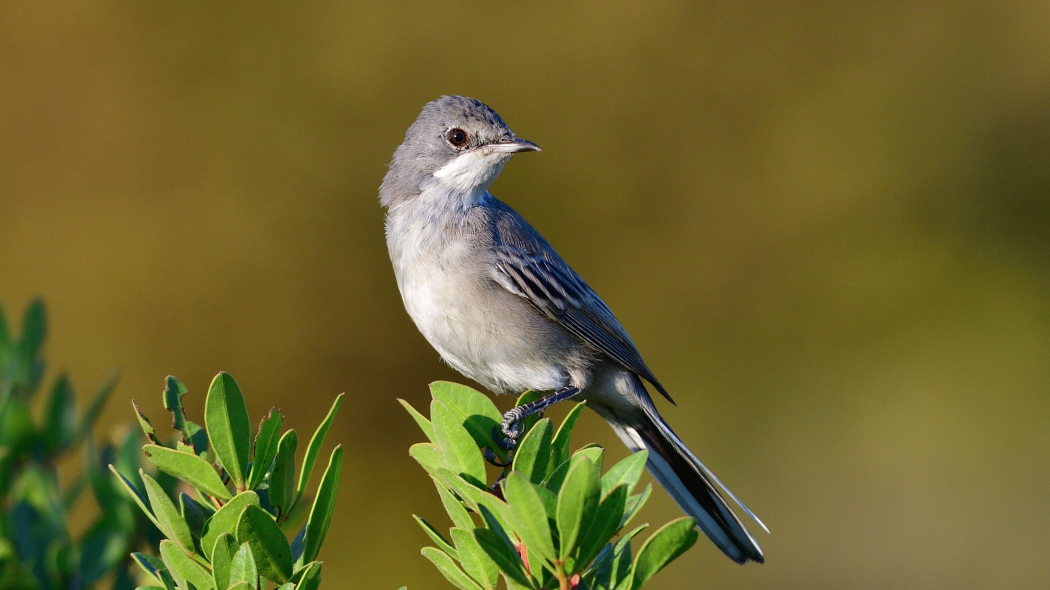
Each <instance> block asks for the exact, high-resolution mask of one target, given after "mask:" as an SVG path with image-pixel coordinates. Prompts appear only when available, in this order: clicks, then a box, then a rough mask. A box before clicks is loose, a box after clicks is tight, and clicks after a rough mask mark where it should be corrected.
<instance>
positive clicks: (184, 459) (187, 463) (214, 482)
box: [142, 445, 233, 500]
mask: <svg viewBox="0 0 1050 590" xmlns="http://www.w3.org/2000/svg"><path fill="white" fill-rule="evenodd" d="M142 450H143V451H145V452H146V456H147V457H149V460H150V462H151V463H153V464H154V465H156V466H157V469H160V470H161V471H163V472H164V473H167V474H168V475H171V476H173V477H177V478H178V479H181V480H182V481H184V482H186V483H188V484H190V485H191V486H193V487H195V488H197V489H198V490H200V491H201V492H202V493H205V494H208V495H209V496H215V497H216V498H219V499H220V500H229V499H230V498H232V497H233V496H231V495H230V491H229V490H227V489H226V486H225V485H223V483H222V479H221V478H220V477H219V474H218V473H216V472H215V468H214V467H212V466H211V463H208V462H207V461H205V460H204V459H201V458H200V457H198V456H197V455H194V454H193V453H184V452H181V451H176V450H174V449H169V448H168V447H161V446H158V445H145V446H144V447H142Z"/></svg>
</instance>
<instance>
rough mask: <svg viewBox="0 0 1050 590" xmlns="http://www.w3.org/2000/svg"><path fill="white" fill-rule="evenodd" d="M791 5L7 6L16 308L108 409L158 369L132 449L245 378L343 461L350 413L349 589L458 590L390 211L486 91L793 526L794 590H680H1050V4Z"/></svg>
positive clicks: (2, 222) (620, 308) (722, 565)
mask: <svg viewBox="0 0 1050 590" xmlns="http://www.w3.org/2000/svg"><path fill="white" fill-rule="evenodd" d="M785 6H786V5H782V4H778V3H733V4H732V5H731V6H722V5H720V4H718V3H691V2H646V3H630V2H576V3H571V4H569V5H564V6H559V7H557V8H547V7H543V8H538V7H530V6H526V5H525V4H524V3H482V4H478V3H473V2H452V3H440V5H439V3H419V4H415V5H409V4H407V3H405V4H402V3H370V2H358V3H348V2H316V3H309V4H308V5H302V4H298V3H297V4H296V5H295V6H285V7H280V8H259V7H256V6H252V7H246V6H243V5H238V6H232V5H231V6H220V5H212V4H200V3H197V4H193V5H192V6H186V5H173V4H167V3H126V2H93V3H68V4H66V5H63V4H54V5H47V6H44V5H41V4H38V3H24V4H23V3H14V2H4V3H2V4H0V304H2V305H3V306H4V308H5V310H6V311H7V313H8V316H9V317H11V316H17V315H20V314H21V312H22V310H23V309H24V306H25V305H26V303H27V302H28V301H29V300H30V299H31V298H32V297H33V296H35V295H41V296H43V297H44V298H45V299H46V301H47V304H48V308H49V312H50V317H51V326H52V329H51V337H50V340H49V344H48V350H47V354H48V357H49V358H50V359H51V367H50V369H49V370H50V371H51V375H52V376H53V375H54V374H55V372H56V371H58V370H68V371H69V372H70V374H71V375H72V377H73V382H74V384H75V386H77V388H78V391H79V393H80V395H81V396H82V398H83V397H84V396H86V395H87V394H88V393H90V392H92V391H94V389H95V388H96V387H97V386H98V385H99V384H100V383H101V382H102V381H103V380H104V379H105V378H106V377H107V376H108V375H109V374H110V373H111V372H112V371H113V370H115V369H118V368H119V369H120V370H121V371H122V372H123V373H122V374H123V377H122V379H121V382H120V385H119V386H118V389H117V390H116V392H115V394H114V396H113V398H112V401H111V403H110V405H109V407H108V408H107V409H106V412H105V415H104V421H105V423H106V424H108V425H109V426H108V428H114V429H115V428H119V427H121V426H122V425H132V420H133V415H132V413H131V404H130V399H131V398H135V399H137V400H138V401H139V403H140V404H141V405H142V406H143V408H144V410H145V411H146V412H147V413H149V414H151V415H152V416H153V417H154V421H155V423H163V422H164V421H165V419H164V418H163V410H162V409H161V405H160V395H159V393H160V391H161V389H162V387H163V379H164V377H165V376H166V375H168V374H174V375H177V376H179V377H180V378H181V379H182V380H183V381H184V382H185V383H186V384H187V386H188V387H189V388H190V395H189V396H187V397H186V402H187V405H188V409H189V412H190V414H191V415H196V416H198V417H200V416H201V413H202V407H203V396H204V393H205V391H206V389H207V385H208V383H209V381H210V379H211V377H212V376H213V375H214V374H215V373H216V372H218V371H219V370H227V371H230V372H231V373H232V374H233V375H234V376H235V377H236V378H237V380H238V381H239V383H240V384H241V386H242V388H243V389H244V391H245V393H246V395H247V396H248V399H249V409H250V411H251V412H252V414H253V416H255V417H258V416H260V415H261V414H262V413H263V412H264V411H265V410H266V409H267V408H269V407H270V406H279V407H282V408H284V409H285V410H286V413H287V415H288V417H287V419H286V424H289V425H291V426H295V427H297V428H298V429H300V431H303V430H305V431H307V432H312V430H313V428H314V426H315V425H316V424H317V423H318V422H319V421H320V420H321V418H322V417H323V415H324V413H325V412H326V411H327V409H328V407H329V404H330V403H331V401H332V399H333V397H334V396H335V395H336V394H338V393H339V392H341V391H346V392H347V393H348V399H347V402H348V403H346V404H344V406H343V412H342V413H341V415H340V416H339V419H338V420H337V422H336V425H335V428H334V430H333V432H332V433H331V434H330V435H329V438H328V440H329V443H328V446H329V447H330V446H332V445H333V444H335V443H336V442H341V443H343V444H345V445H346V446H347V448H348V451H349V453H348V466H347V467H346V468H345V469H344V475H343V483H342V488H341V496H342V497H341V500H340V502H339V504H338V505H337V508H336V522H335V525H334V530H333V532H332V533H331V536H330V537H329V542H328V544H327V545H326V548H325V550H324V551H323V552H322V554H321V558H322V559H325V560H326V561H327V563H326V565H325V575H326V578H328V580H329V581H331V580H333V579H339V577H340V576H348V577H347V578H346V579H347V580H358V582H356V583H354V584H353V586H354V587H360V588H391V589H392V588H397V587H399V586H401V585H403V584H404V585H408V587H409V589H410V590H423V589H431V588H435V589H436V588H444V587H450V586H447V584H446V582H445V581H444V580H443V579H442V578H441V577H440V575H439V574H438V573H437V571H436V570H435V569H433V567H432V566H431V565H430V564H429V563H428V562H427V561H426V560H425V559H424V558H423V557H421V556H420V555H419V548H420V547H421V546H423V545H424V544H426V543H427V542H428V540H427V539H426V538H425V536H424V535H423V533H422V531H421V530H419V528H418V527H417V525H416V524H415V523H414V522H413V521H412V519H411V517H410V514H411V513H417V514H421V515H424V516H427V517H430V518H432V519H434V520H435V522H437V523H440V524H441V525H445V524H446V523H444V522H443V520H442V515H443V511H442V509H441V507H440V503H439V501H438V497H437V495H436V493H435V492H434V490H433V487H432V486H431V485H430V483H429V480H428V479H427V477H426V476H425V474H424V472H423V470H422V469H420V468H419V467H418V466H417V465H416V464H415V463H414V462H413V461H412V460H411V459H410V458H409V457H408V454H407V449H408V446H409V445H410V444H411V443H413V442H417V441H419V440H421V439H422V434H421V433H420V432H419V431H418V429H417V428H416V426H415V424H414V423H413V422H412V420H411V419H410V418H409V417H408V415H407V414H405V412H404V411H403V410H402V409H401V408H400V407H399V406H398V405H397V403H396V401H395V398H398V397H401V398H405V399H407V400H409V401H411V402H413V403H414V404H416V405H417V406H420V405H425V404H426V400H427V399H428V393H427V388H426V385H427V383H429V382H430V381H434V380H438V379H455V380H460V381H462V380H463V379H462V378H460V377H459V376H458V375H457V374H455V373H454V372H453V371H452V370H450V369H449V368H448V367H447V366H445V365H443V364H442V363H441V362H440V360H439V359H438V356H437V354H436V353H435V352H434V351H433V350H432V349H431V348H430V347H429V345H428V344H427V343H426V341H424V339H423V338H422V337H421V336H420V335H419V334H418V332H417V331H416V329H415V327H414V326H413V325H412V323H411V321H410V319H409V318H408V316H407V314H406V313H405V311H404V310H403V307H402V304H401V301H400V297H399V295H398V292H397V287H396V285H395V282H394V277H393V273H392V271H391V268H390V264H389V260H388V258H387V253H386V246H385V242H384V235H383V211H382V209H381V208H380V207H379V204H378V202H377V188H378V187H379V184H380V182H381V180H382V177H383V174H384V173H385V170H386V165H387V163H388V162H389V159H390V156H391V154H392V153H393V150H394V148H395V147H396V146H397V145H398V144H399V143H400V142H401V140H402V138H403V137H404V132H405V129H406V128H407V127H408V125H409V124H410V123H411V122H412V121H413V120H414V118H415V116H416V114H417V113H418V111H419V109H420V108H421V107H422V106H423V104H424V103H426V102H427V101H429V100H431V99H433V98H436V97H437V96H439V95H442V94H450V93H455V94H466V95H470V96H474V97H477V98H479V99H481V100H483V101H485V102H487V103H488V104H490V105H491V106H492V107H493V108H495V109H496V110H497V111H498V112H499V113H500V114H501V115H502V116H503V117H504V118H505V119H506V120H507V121H508V123H509V124H510V126H511V128H512V129H514V131H515V132H516V133H518V134H519V135H521V136H522V137H526V138H528V139H531V140H533V141H535V142H536V143H538V144H539V145H541V146H542V147H543V152H542V153H540V154H530V155H524V156H518V157H516V158H514V159H513V161H512V162H511V163H510V164H509V165H508V166H507V168H506V170H505V171H504V173H503V175H502V176H501V178H500V179H499V180H498V181H497V182H496V183H495V184H494V185H493V187H492V192H493V193H494V194H495V195H496V196H497V197H499V198H501V199H502V200H504V201H506V202H508V203H510V204H511V205H512V206H513V207H515V208H516V209H517V210H518V211H519V212H521V213H522V214H523V215H524V216H525V217H526V218H527V219H529V220H530V221H531V222H532V223H533V224H534V225H535V226H536V227H537V228H539V229H540V230H541V231H542V232H543V233H544V234H545V235H546V237H547V238H548V239H549V241H550V242H551V243H552V244H554V245H555V246H556V247H557V248H558V249H559V250H560V252H561V254H562V255H563V256H564V257H565V258H566V259H567V260H568V261H569V262H570V263H571V264H572V265H573V266H574V267H575V268H576V270H577V271H578V272H579V273H580V274H581V275H583V277H584V278H586V279H587V281H588V282H589V283H590V284H591V285H592V286H593V287H594V288H595V290H596V291H597V292H598V293H600V294H601V295H602V297H603V298H604V299H605V301H606V302H607V303H608V304H609V306H610V307H611V308H612V309H613V310H615V312H616V314H617V316H618V317H619V319H620V320H621V322H622V323H623V324H624V326H625V327H626V328H627V329H628V330H629V331H630V333H631V334H632V336H633V338H634V340H635V342H636V343H637V344H638V346H639V348H640V349H641V351H642V352H643V354H644V355H645V358H646V360H647V362H648V364H649V365H650V366H651V367H652V369H653V370H654V371H655V373H656V374H657V375H658V376H659V377H660V379H661V381H662V382H663V383H664V385H666V386H667V388H668V389H669V390H670V391H671V393H672V394H673V395H674V396H675V398H676V399H677V401H678V407H677V408H675V407H671V406H670V405H669V404H665V403H664V404H662V405H661V406H660V407H661V409H662V410H663V411H664V412H665V415H666V416H667V418H668V420H669V421H670V422H671V424H672V425H674V426H675V428H676V429H677V430H678V432H679V434H681V435H682V437H683V438H684V439H685V440H686V441H687V442H688V443H689V444H690V446H691V447H692V448H693V450H694V451H695V452H696V454H697V455H699V456H700V457H701V459H703V460H704V461H705V462H706V463H707V464H708V466H709V467H711V468H712V469H713V470H714V471H715V472H716V473H718V474H719V475H720V476H721V478H722V479H723V480H724V481H725V482H726V483H727V484H728V485H729V486H730V487H731V488H732V489H733V490H734V491H735V492H736V493H737V494H738V495H739V496H740V497H741V498H742V499H743V500H744V501H745V502H747V503H748V504H749V505H750V507H751V508H752V509H754V510H755V512H756V513H757V514H759V515H760V516H761V517H762V518H763V519H764V520H765V522H766V523H767V524H768V525H769V527H770V529H771V531H772V534H771V535H768V536H767V535H765V534H761V535H758V538H759V541H760V542H761V544H762V545H763V548H764V549H765V551H766V555H767V558H768V562H767V563H766V564H765V565H761V566H757V565H752V566H747V567H743V568H741V567H738V566H736V565H735V564H733V563H731V562H730V561H729V560H727V559H726V558H724V557H723V556H722V555H721V554H720V553H719V552H718V551H717V550H716V549H715V548H714V547H713V546H712V545H711V544H710V543H708V542H707V541H706V540H705V541H702V542H701V543H699V544H698V545H697V546H696V548H695V549H694V550H692V551H691V552H689V553H688V554H686V556H685V557H683V558H682V559H681V560H679V561H677V562H675V563H674V564H673V565H672V566H671V567H670V568H669V569H668V570H666V571H665V572H664V573H661V574H660V576H659V577H658V578H657V580H656V581H655V584H656V585H655V586H654V588H655V587H658V588H665V589H669V590H670V589H687V588H689V589H692V588H780V589H784V588H952V589H958V588H1033V587H1046V586H1048V585H1050V560H1048V558H1047V553H1048V552H1050V501H1048V500H1050V493H1048V492H1050V469H1048V467H1050V43H1047V39H1048V38H1050V4H1048V3H1046V2H1019V1H1008V2H994V3H992V2H989V3H962V2H943V3H910V2H880V3H859V4H841V3H825V2H801V3H792V4H791V7H790V9H788V8H785ZM497 403H498V404H500V406H501V407H502V408H504V409H505V408H507V407H509V404H510V403H511V400H510V399H509V398H503V399H500V400H497ZM659 403H662V402H660V401H658V404H659ZM563 414H564V409H560V410H558V411H556V412H555V415H558V416H560V415H563ZM589 441H598V442H601V443H603V444H607V445H608V446H609V448H610V449H611V452H612V453H613V455H614V456H615V457H620V456H623V454H624V451H623V449H622V446H621V445H620V443H619V441H617V440H616V439H615V437H614V435H613V434H612V432H611V431H610V430H609V429H608V428H607V427H606V426H605V424H604V423H602V422H601V421H600V420H599V419H598V418H597V417H596V416H594V415H593V414H586V415H585V419H584V420H583V421H582V427H581V428H580V429H579V430H578V431H577V436H576V442H577V443H578V444H579V445H582V444H583V443H585V442H589ZM377 481H381V482H384V484H383V485H381V486H380V485H376V484H375V483H374V482H377ZM677 515H679V511H678V509H677V507H675V506H674V504H673V503H672V502H671V501H670V500H669V499H668V497H667V496H666V495H665V494H663V493H662V492H660V493H656V494H654V495H653V500H652V501H651V502H650V504H649V505H648V507H647V508H646V509H645V511H644V512H643V513H642V518H643V519H644V520H645V521H648V522H652V523H655V524H660V523H663V522H665V521H667V520H669V519H671V518H673V517H676V516H677ZM355 531H356V532H355ZM336 587H338V584H337V585H336Z"/></svg>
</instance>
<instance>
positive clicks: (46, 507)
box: [0, 300, 157, 589]
mask: <svg viewBox="0 0 1050 590" xmlns="http://www.w3.org/2000/svg"><path fill="white" fill-rule="evenodd" d="M46 337H47V314H46V312H45V309H44V304H43V303H42V302H41V301H39V300H37V301H33V302H32V303H31V304H30V305H29V307H28V308H27V310H26V312H25V315H24V317H23V320H22V335H21V338H18V339H16V338H14V335H13V334H12V333H11V331H10V330H9V329H8V326H7V321H6V319H5V318H4V313H3V310H2V309H0V502H2V510H0V588H25V589H32V588H92V587H94V586H96V585H97V584H99V583H100V582H101V581H102V580H103V578H104V577H105V576H106V575H107V574H109V573H110V572H115V574H114V576H115V577H114V578H113V581H112V586H113V587H114V588H131V587H132V583H131V576H130V574H129V572H128V567H129V566H130V561H129V560H128V559H127V554H128V551H130V550H131V548H132V547H134V546H135V545H136V544H138V543H139V542H141V541H142V539H143V538H144V536H145V537H146V538H147V539H148V538H154V539H156V538H157V532H156V531H155V530H153V527H152V526H150V525H149V523H148V521H146V519H145V518H142V517H141V516H140V515H139V514H138V511H137V510H136V509H135V507H134V505H133V504H132V502H131V501H130V500H129V499H127V498H126V497H125V496H124V494H123V493H121V492H120V490H119V489H118V486H117V485H116V483H115V482H114V481H113V480H112V479H111V478H110V477H108V476H107V475H106V474H104V470H103V468H102V466H103V465H106V464H110V463H112V464H115V465H118V466H120V468H121V469H124V470H127V471H133V470H135V469H137V468H138V465H139V455H138V447H139V443H138V438H137V437H136V436H135V433H134V432H128V433H126V434H125V435H124V436H123V437H121V438H120V440H119V441H118V442H117V443H116V444H111V443H108V442H107V443H104V444H102V445H101V447H96V444H95V440H94V434H93V432H92V429H93V426H94V423H95V421H96V419H97V418H98V415H99V413H100V412H101V411H102V407H103V406H104V405H105V403H106V399H107V398H108V397H109V395H110V393H111V392H112V391H113V388H114V386H115V385H116V378H115V377H114V378H111V379H110V380H108V381H107V382H106V383H105V384H103V385H102V387H101V388H99V390H98V392H97V393H96V394H95V396H94V397H93V398H92V400H91V401H90V402H89V403H88V405H87V407H86V408H85V409H84V411H83V412H82V413H78V412H77V407H76V394H75V393H74V391H73V385H72V382H71V381H70V379H69V378H68V377H67V376H66V375H65V374H60V375H59V376H58V377H57V378H56V379H55V380H54V383H53V384H52V386H51V389H50V393H49V394H48V396H47V399H46V401H45V403H44V405H43V412H42V414H41V415H40V416H34V412H33V409H32V406H33V402H34V400H35V398H36V397H37V395H38V394H39V393H40V389H41V385H42V384H43V377H44V368H45V363H44V359H43V357H42V356H41V352H42V349H43V345H44V341H45V339H46ZM78 449H80V451H81V452H82V454H83V461H84V467H83V469H82V470H81V471H80V473H79V474H77V475H76V476H75V477H74V478H73V480H72V482H71V483H70V484H69V485H66V486H62V485H60V479H59V477H58V471H57V465H58V463H59V462H61V461H63V460H65V459H66V458H67V457H69V456H70V455H72V454H73V453H74V452H75V451H77V450H78ZM87 489H90V490H91V495H92V496H93V497H94V500H95V504H96V505H97V511H98V512H97V515H96V516H95V517H94V519H93V521H92V522H91V524H90V526H89V527H88V528H87V531H86V532H85V533H83V534H82V535H80V536H79V537H78V538H74V536H73V534H72V531H71V527H70V522H69V514H70V511H71V509H72V507H73V506H74V504H76V503H77V502H78V500H79V499H80V497H81V496H82V494H83V492H84V491H85V490H87Z"/></svg>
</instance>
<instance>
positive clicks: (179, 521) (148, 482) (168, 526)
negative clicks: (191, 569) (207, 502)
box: [139, 469, 194, 579]
mask: <svg viewBox="0 0 1050 590" xmlns="http://www.w3.org/2000/svg"><path fill="white" fill-rule="evenodd" d="M139 476H140V477H141V478H142V483H143V485H144V486H145V487H146V495H147V496H148V497H149V503H150V506H152V507H153V514H154V515H155V516H156V517H157V527H158V528H159V529H160V531H161V532H162V533H164V536H165V537H167V538H169V539H171V540H172V541H176V542H177V543H178V544H179V545H182V548H183V549H184V550H186V551H188V552H190V553H192V552H193V551H194V546H193V534H192V533H190V526H189V525H188V524H186V521H185V520H184V519H183V518H182V514H180V513H179V510H178V508H176V507H175V503H174V502H172V501H171V498H169V497H168V495H167V494H166V493H165V492H164V488H162V487H160V484H158V483H157V482H156V481H155V480H154V479H153V478H152V477H150V476H149V475H146V472H144V471H143V470H141V469H139ZM173 575H174V574H173ZM177 578H178V577H177V576H176V579H177Z"/></svg>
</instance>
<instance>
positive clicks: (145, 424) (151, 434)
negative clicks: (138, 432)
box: [131, 400, 160, 445]
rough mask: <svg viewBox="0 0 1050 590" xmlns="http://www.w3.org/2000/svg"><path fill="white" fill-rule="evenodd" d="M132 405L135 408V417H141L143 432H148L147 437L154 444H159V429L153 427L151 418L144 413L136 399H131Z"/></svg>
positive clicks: (140, 422)
mask: <svg viewBox="0 0 1050 590" xmlns="http://www.w3.org/2000/svg"><path fill="white" fill-rule="evenodd" d="M131 405H132V406H134V408H135V417H136V418H138V419H139V425H140V426H142V432H145V433H146V438H147V439H149V441H150V442H152V443H153V444H155V445H159V444H160V439H158V438H157V431H156V430H154V429H153V424H151V423H150V421H149V418H147V417H146V415H145V414H143V413H142V410H140V409H139V405H138V404H137V403H135V400H131Z"/></svg>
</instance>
